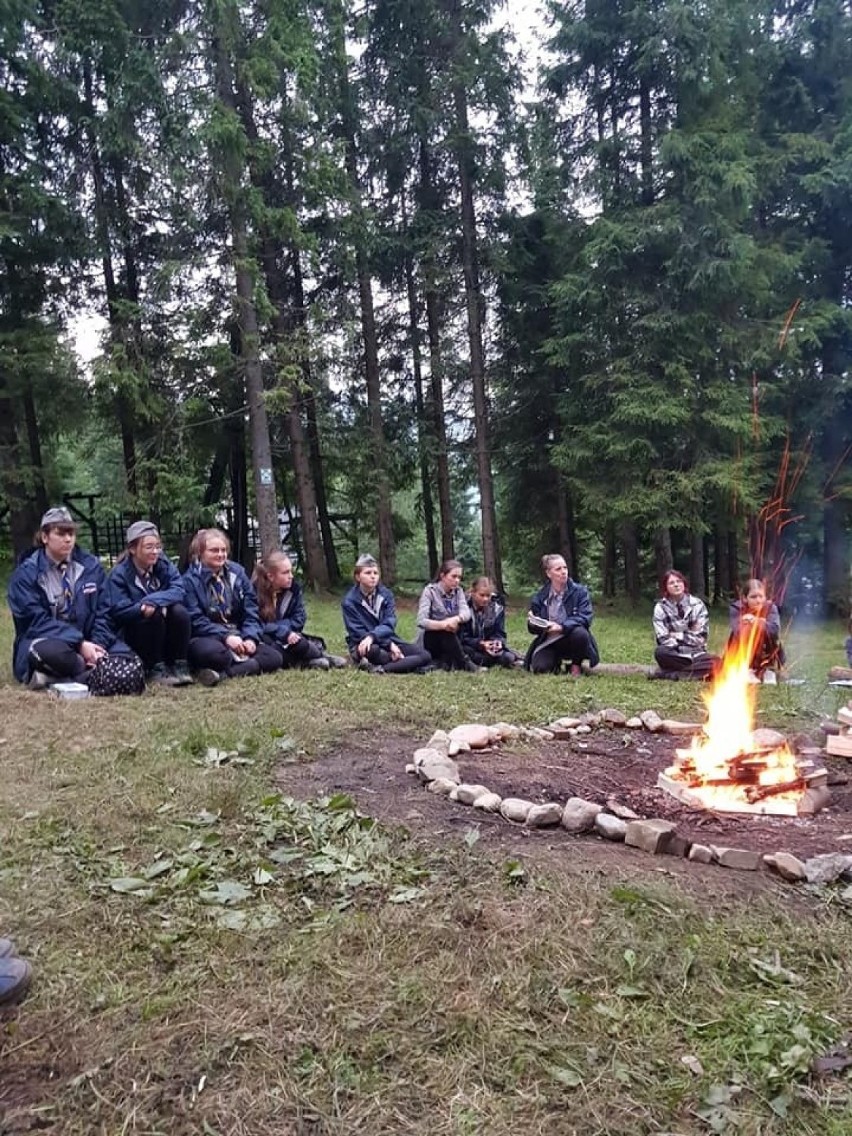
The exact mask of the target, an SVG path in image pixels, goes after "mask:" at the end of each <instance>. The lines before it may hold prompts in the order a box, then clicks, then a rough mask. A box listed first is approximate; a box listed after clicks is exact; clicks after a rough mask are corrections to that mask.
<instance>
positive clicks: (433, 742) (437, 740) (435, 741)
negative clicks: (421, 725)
mask: <svg viewBox="0 0 852 1136" xmlns="http://www.w3.org/2000/svg"><path fill="white" fill-rule="evenodd" d="M426 748H427V749H435V750H437V751H438V753H442V754H443V755H444V757H446V756H447V755H448V754H449V752H450V739H449V737H448V735H447V731H446V730H436V731H435V732H434V734H433V735H432V737H431V738H430V739H429V741H428V742H427V743H426Z"/></svg>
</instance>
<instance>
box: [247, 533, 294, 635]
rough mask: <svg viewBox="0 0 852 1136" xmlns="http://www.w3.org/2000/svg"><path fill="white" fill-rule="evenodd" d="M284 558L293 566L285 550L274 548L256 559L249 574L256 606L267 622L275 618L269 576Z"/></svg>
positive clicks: (271, 585)
mask: <svg viewBox="0 0 852 1136" xmlns="http://www.w3.org/2000/svg"><path fill="white" fill-rule="evenodd" d="M285 560H286V561H287V563H288V564H289V565H290V566H291V567H292V566H293V561H292V560H291V559H290V557H289V556H288V555H287V553H286V552H282V551H281V550H280V549H275V550H274V551H273V552H269V553H267V555H266V556H263V557H261V559H260V560H258V562H257V564H255V566H254V571H253V572H252V574H251V582H252V583H253V584H254V589H255V591H256V592H257V603H258V608H259V610H260V614H261V617H262V618H263V619H264V620H265V621H267V622H272V620H273V619H275V594H276V593H275V588H274V586H273V583H272V580H271V579H270V576H271V574H272V573H273V572H274V571H275V570H276V568H280V567H281V565H282V564H283V563H284V561H285Z"/></svg>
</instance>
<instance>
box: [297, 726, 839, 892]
mask: <svg viewBox="0 0 852 1136" xmlns="http://www.w3.org/2000/svg"><path fill="white" fill-rule="evenodd" d="M425 740H426V739H425V738H417V737H407V736H404V735H403V736H399V735H397V736H387V735H384V736H381V735H380V736H378V737H375V738H369V737H366V736H364V735H357V736H354V737H352V738H351V739H350V741H349V744H348V745H347V747H346V748H345V749H343V750H340V751H335V752H331V753H327V754H324V755H323V756H322V758H320V759H318V760H317V761H314V762H311V763H298V764H297V763H294V764H290V765H283V766H281V767H280V768H279V770H278V772H277V782H278V785H279V787H280V789H281V790H282V791H283V792H285V793H288V794H289V795H292V796H296V797H299V798H302V799H306V798H309V797H314V796H317V795H319V794H322V793H328V792H346V793H350V794H351V795H352V796H353V797H354V798H355V799H356V801H357V802H358V805H359V807H360V808H361V809H363V811H364V812H366V813H368V814H369V815H370V816H374V817H375V818H376V819H377V820H380V821H383V822H385V823H390V824H404V825H406V826H407V827H408V828H410V829H411V830H412V831H415V832H422V833H423V834H424V835H427V837H428V835H429V834H430V833H431V835H432V836H433V837H434V839H435V840H437V841H441V840H443V839H444V838H445V837H446V836H447V834H448V833H450V832H452V831H453V830H456V831H458V830H459V827H460V826H462V827H466V826H469V825H472V824H474V825H478V826H479V828H480V833H481V836H483V837H486V838H487V839H490V841H491V842H492V843H495V844H497V845H499V846H500V848H501V850H502V851H504V852H506V854H511V853H512V852H517V853H519V852H521V851H523V852H525V853H529V851H530V850H531V849H533V848H537V849H539V850H541V849H546V850H547V851H548V852H556V853H558V852H559V850H560V849H562V850H564V851H565V852H566V853H571V855H572V857H576V856H577V855H578V853H579V852H580V848H582V857H583V859H584V860H586V861H587V863H589V864H595V863H597V862H599V861H600V860H601V858H605V859H609V860H610V861H611V858H612V857H613V856H616V857H618V858H619V859H622V858H624V857H628V858H631V859H635V858H637V857H640V856H641V854H640V853H637V852H636V851H635V850H633V849H630V848H624V847H622V846H620V845H614V844H609V843H606V842H604V841H602V840H601V839H599V838H598V837H596V836H586V837H575V836H571V835H570V834H569V833H566V832H564V831H563V830H562V829H539V830H532V831H531V830H528V829H526V828H524V827H523V826H515V825H511V824H509V823H508V822H507V821H505V820H503V819H502V817H499V816H494V815H492V814H488V813H482V812H480V811H478V810H476V811H474V810H473V809H471V808H468V807H467V806H464V805H459V804H455V803H454V802H452V801H449V800H447V799H446V798H444V797H436V796H435V795H434V794H431V793H428V792H426V790H425V788H424V787H423V786H422V785H420V783H419V782H418V781H417V779H416V778H415V777H413V776H412V775H411V774H409V773H406V772H405V766H406V764H407V763H408V762H410V761H411V759H412V755H413V753H414V750H415V749H416V748H417V747H418V746H420V745H423V744H424V742H425ZM679 744H683V743H682V742H678V740H677V739H676V738H673V737H670V736H665V735H660V734H649V733H644V732H643V733H641V734H638V733H633V732H629V733H628V732H626V731H621V730H598V731H595V732H594V733H592V734H590V735H587V736H586V738H585V739H584V740H583V743H582V745H583V748H581V746H580V744H579V739H577V740H572V741H570V742H562V741H545V742H535V743H529V742H524V743H519V742H509V743H503V744H502V745H499V746H495V747H494V748H493V749H489V750H483V751H481V752H478V753H465V754H461V755H459V757H458V758H457V760H458V763H459V768H460V770H461V774H462V777H463V779H464V780H465V781H468V782H471V783H480V784H483V785H486V786H487V787H488V788H489V789H491V790H493V791H494V792H495V793H499V794H500V796H501V797H521V798H524V799H526V800H530V801H533V802H535V803H539V802H544V801H559V802H563V801H565V800H567V799H568V798H569V797H585V798H586V799H588V800H591V801H597V802H599V803H603V802H605V801H606V800H607V798H610V797H612V798H614V799H615V800H617V801H618V802H619V803H620V804H622V805H626V806H627V807H628V808H631V809H633V811H634V812H636V813H638V814H639V816H641V817H660V818H663V819H666V820H671V821H674V822H675V823H676V824H677V826H678V831H679V832H680V833H682V834H683V835H684V836H686V837H687V838H688V839H689V840H691V841H693V842H698V843H701V844H719V845H728V846H733V847H737V848H748V849H753V850H755V851H760V852H777V851H780V850H784V851H787V852H792V853H794V854H795V855H796V856H799V857H800V858H802V859H807V858H808V857H809V856H815V855H818V854H819V853H823V852H838V851H849V852H850V853H852V840H842V839H841V837H844V836H849V835H852V783H850V771H849V765H848V763H847V762H846V761H844V760H843V759H838V758H832V757H826V759H825V765H826V768H827V769H828V771H829V783H830V785H831V793H832V801H831V805H830V807H829V808H827V809H824V810H823V811H822V812H820V813H818V814H817V815H816V816H815V817H808V818H801V819H800V818H796V817H752V816H730V815H722V814H718V813H710V812H705V811H699V810H695V809H691V808H688V807H687V806H685V805H682V804H681V803H680V802H678V801H676V800H675V799H674V798H673V797H671V796H669V795H668V794H667V793H665V792H663V790H661V789H658V788H657V787H656V779H657V774H658V773H659V772H660V771H661V770H662V769H664V768H665V767H666V766H668V765H670V764H671V762H672V760H673V757H674V750H675V748H676V746H677V745H679ZM642 859H643V863H645V867H646V869H647V866H648V865H647V862H646V861H647V858H645V857H643V858H642ZM654 863H655V865H657V866H658V867H662V866H663V864H665V868H666V869H667V870H678V869H675V865H676V864H682V866H683V868H685V869H687V870H689V871H695V870H697V869H698V867H699V866H698V865H694V864H687V863H686V862H679V861H677V860H675V859H674V858H673V857H660V858H658V859H655V860H654ZM711 870H712V871H716V872H719V869H718V868H715V869H711ZM746 874H747V873H737V875H739V876H743V875H746Z"/></svg>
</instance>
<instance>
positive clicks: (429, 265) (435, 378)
mask: <svg viewBox="0 0 852 1136" xmlns="http://www.w3.org/2000/svg"><path fill="white" fill-rule="evenodd" d="M418 161H419V168H420V190H419V197H420V209H421V210H422V211H425V212H427V213H428V212H431V211H433V210H434V209H435V208H436V204H437V203H436V202H435V187H434V184H433V180H432V159H431V154H430V151H429V145H428V142H427V141H426V139H424V138H421V139H420V145H419V149H418ZM420 263H421V271H422V274H423V292H424V297H425V300H426V333H427V335H428V338H429V389H430V397H429V398H428V399H427V400H426V407H425V410H426V421H427V425H428V436H429V439H430V442H431V445H432V454H431V456H432V459H433V460H434V463H435V479H436V482H437V488H438V511H439V513H440V515H441V559H442V560H452V559H454V557H455V554H456V553H455V525H454V523H453V503H452V496H451V493H450V463H449V451H448V447H447V423H446V417H445V413H444V356H443V350H442V347H441V298H440V293H439V291H438V285H437V272H436V267H435V259H434V254H433V251H432V249H431V247H429V248H426V249H424V250H423V251H422V253H421V256H420Z"/></svg>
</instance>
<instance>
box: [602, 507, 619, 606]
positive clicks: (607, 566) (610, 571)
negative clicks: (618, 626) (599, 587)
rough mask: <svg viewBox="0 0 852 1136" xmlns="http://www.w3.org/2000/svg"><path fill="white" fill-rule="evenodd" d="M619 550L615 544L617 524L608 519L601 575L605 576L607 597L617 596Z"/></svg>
mask: <svg viewBox="0 0 852 1136" xmlns="http://www.w3.org/2000/svg"><path fill="white" fill-rule="evenodd" d="M617 560H618V557H617V552H616V546H615V525H614V524H613V523H612V521H608V522H607V524H606V525H605V526H604V544H603V564H602V566H601V567H602V571H601V575H602V577H603V594H604V596H605V597H606V598H607V599H610V600H611V599H613V598H614V597H615V572H616V567H617Z"/></svg>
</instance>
